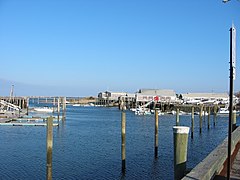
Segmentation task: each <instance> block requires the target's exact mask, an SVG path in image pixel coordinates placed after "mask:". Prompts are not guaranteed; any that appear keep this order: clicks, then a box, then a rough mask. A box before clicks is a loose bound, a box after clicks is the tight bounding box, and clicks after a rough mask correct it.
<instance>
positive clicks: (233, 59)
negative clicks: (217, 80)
mask: <svg viewBox="0 0 240 180" xmlns="http://www.w3.org/2000/svg"><path fill="white" fill-rule="evenodd" d="M235 71H236V29H235V28H234V26H233V25H232V27H231V28H230V77H229V78H230V87H229V88H230V92H229V124H228V161H227V179H228V180H230V170H231V151H232V149H231V146H232V114H233V81H234V80H235V76H236V72H235Z"/></svg>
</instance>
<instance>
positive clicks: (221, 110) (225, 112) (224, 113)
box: [218, 107, 229, 115]
mask: <svg viewBox="0 0 240 180" xmlns="http://www.w3.org/2000/svg"><path fill="white" fill-rule="evenodd" d="M218 114H220V115H227V114H229V110H228V108H226V107H225V108H220V109H219V110H218Z"/></svg>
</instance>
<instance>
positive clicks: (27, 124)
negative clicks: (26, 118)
mask: <svg viewBox="0 0 240 180" xmlns="http://www.w3.org/2000/svg"><path fill="white" fill-rule="evenodd" d="M0 126H47V123H21V122H15V123H12V122H11V123H0ZM53 126H58V123H53Z"/></svg>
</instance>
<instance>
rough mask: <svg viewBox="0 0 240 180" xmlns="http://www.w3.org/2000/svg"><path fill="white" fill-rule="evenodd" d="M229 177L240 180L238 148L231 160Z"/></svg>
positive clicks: (239, 151)
mask: <svg viewBox="0 0 240 180" xmlns="http://www.w3.org/2000/svg"><path fill="white" fill-rule="evenodd" d="M230 177H231V179H239V180H240V149H238V152H237V155H236V156H235V158H234V160H233V164H232V168H231V173H230Z"/></svg>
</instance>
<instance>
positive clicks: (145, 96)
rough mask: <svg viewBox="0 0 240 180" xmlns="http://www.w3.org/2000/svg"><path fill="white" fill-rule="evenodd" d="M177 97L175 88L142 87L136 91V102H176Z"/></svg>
mask: <svg viewBox="0 0 240 180" xmlns="http://www.w3.org/2000/svg"><path fill="white" fill-rule="evenodd" d="M176 100H177V97H176V93H175V91H174V90H169V89H140V90H139V91H138V92H137V93H136V102H140V103H146V102H149V101H158V102H165V103H173V102H176Z"/></svg>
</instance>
